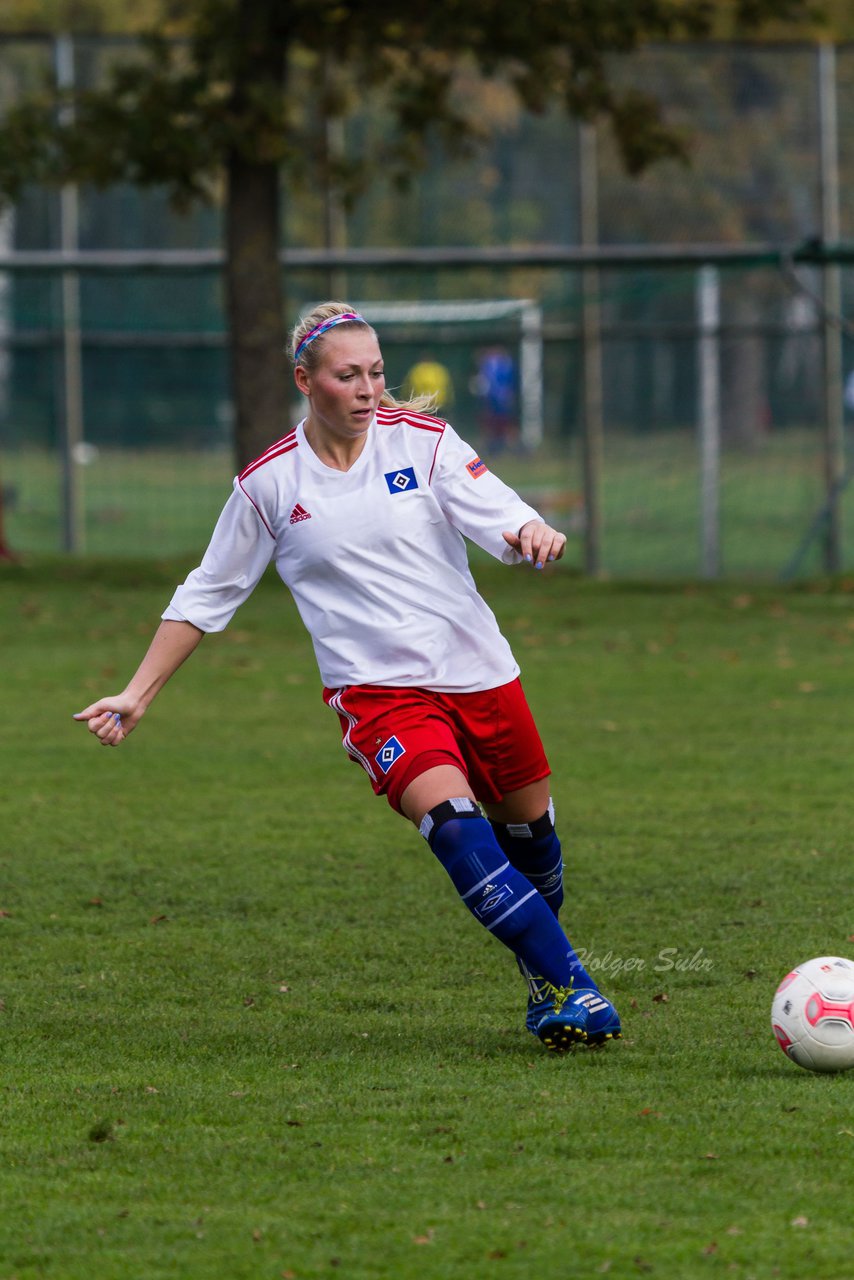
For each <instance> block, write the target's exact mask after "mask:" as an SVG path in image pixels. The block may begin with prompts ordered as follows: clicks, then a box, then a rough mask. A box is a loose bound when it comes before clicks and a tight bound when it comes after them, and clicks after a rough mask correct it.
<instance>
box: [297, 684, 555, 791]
mask: <svg viewBox="0 0 854 1280" xmlns="http://www.w3.org/2000/svg"><path fill="white" fill-rule="evenodd" d="M323 700H324V702H325V703H326V704H327V706H330V707H332V709H333V710H334V711H337V712H338V718H339V720H340V721H341V729H342V732H343V735H344V749H345V750H346V751H347V752H348V753H349V755H350V756H351V758H352V759H353V760H354V761H356V763H357V764H360V765H361V766H362V768H363V769H364V770H365V772H366V773H367V775H368V777H369V778H370V779H371V784H372V786H373V788H374V792H375V793H376V794H377V795H378V796H381V795H384V796H387V798H388V802H389V804H390V805H391V807H392V808H393V809H396V810H397V811H398V813H399V812H400V797H401V796H402V795H403V793H404V791H405V790H406V788H407V787H408V786H409V784H410V782H412V780H413V779H414V778H417V777H418V775H419V774H421V773H424V771H425V770H426V769H432V768H434V767H435V766H436V765H444V764H451V765H455V766H456V768H457V769H459V770H460V771H461V772H462V773H463V774H464V775H465V777H466V778H467V779H468V782H469V786H470V787H471V789H472V791H473V792H474V794H475V796H476V797H477V799H478V800H482V801H490V800H491V801H497V800H500V799H501V798H502V797H503V796H505V795H506V794H507V793H508V792H509V791H518V789H519V788H520V787H526V786H528V785H529V784H530V783H532V782H539V781H540V779H541V778H547V777H548V776H549V774H550V773H551V770H550V769H549V763H548V760H547V759H546V755H545V752H544V750H543V744H542V742H541V740H540V735H539V733H538V732H537V728H536V725H535V724H534V720H533V717H532V715H531V711H530V708H529V707H528V703H527V701H526V699H525V695H524V693H523V692H522V685H521V683H520V682H519V680H518V679H517V680H511V682H510V683H509V684H504V685H500V686H499V687H498V688H497V689H485V690H483V691H481V692H478V693H433V692H432V691H431V690H429V689H405V688H385V687H383V686H382V685H376V684H363V685H351V686H350V687H349V688H346V689H324V691H323Z"/></svg>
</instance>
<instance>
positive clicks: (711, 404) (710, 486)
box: [697, 266, 721, 578]
mask: <svg viewBox="0 0 854 1280" xmlns="http://www.w3.org/2000/svg"><path fill="white" fill-rule="evenodd" d="M720 310H721V305H720V275H719V272H718V269H717V267H710V266H705V267H701V268H700V270H699V272H698V274H697V322H698V326H699V331H700V333H699V342H698V357H699V376H698V395H697V401H698V403H697V420H698V431H699V447H700V573H701V574H702V576H703V577H704V578H717V577H718V576H719V575H720V571H721V557H720V480H721V475H720V472H721V378H720V322H721V316H720Z"/></svg>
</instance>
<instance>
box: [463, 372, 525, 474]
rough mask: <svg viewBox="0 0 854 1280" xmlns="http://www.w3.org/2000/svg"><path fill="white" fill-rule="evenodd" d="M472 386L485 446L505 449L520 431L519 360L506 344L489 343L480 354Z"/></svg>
mask: <svg viewBox="0 0 854 1280" xmlns="http://www.w3.org/2000/svg"><path fill="white" fill-rule="evenodd" d="M472 390H473V392H474V395H475V398H476V399H477V402H478V424H479V426H480V438H481V441H482V443H483V447H484V450H486V449H488V450H489V452H490V453H491V454H498V453H502V452H503V451H504V450H505V449H508V448H510V447H513V446H515V445H516V443H517V440H518V435H519V416H518V415H519V411H518V399H519V397H518V380H517V377H516V363H515V361H514V359H513V357H512V356H511V354H510V352H509V351H508V350H507V349H506V347H487V348H486V349H485V350H484V351H481V352H480V354H479V356H478V362H477V373H476V375H475V377H474V378H473V380H472Z"/></svg>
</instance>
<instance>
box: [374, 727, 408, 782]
mask: <svg viewBox="0 0 854 1280" xmlns="http://www.w3.org/2000/svg"><path fill="white" fill-rule="evenodd" d="M405 755H406V747H404V746H403V744H402V743H401V742H399V741H398V739H397V738H396V737H395V736H394V734H392V736H391V737H390V738H389V739H387V741H386V742H384V743H383V745H382V746H381V747H380V749H379V751H378V752H377V754H376V755H375V756H374V759H375V760H376V762H377V764H378V765H379V767H380V768H381V769H382V771H383V773H388V771H389V769H390V768H391V766H392V765H393V764H394V762H395V760H399V759H400V757H401V756H405Z"/></svg>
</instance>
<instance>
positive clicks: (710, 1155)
mask: <svg viewBox="0 0 854 1280" xmlns="http://www.w3.org/2000/svg"><path fill="white" fill-rule="evenodd" d="M703 1159H704V1160H720V1156H716V1155H715V1153H714V1151H707V1152H706V1154H705V1155H704V1156H703Z"/></svg>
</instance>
